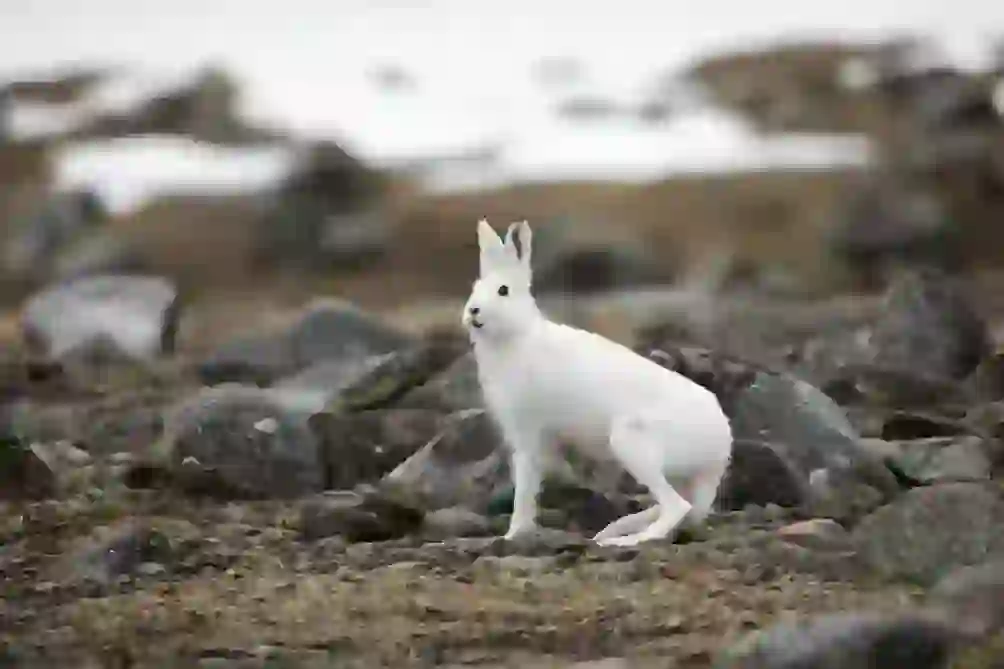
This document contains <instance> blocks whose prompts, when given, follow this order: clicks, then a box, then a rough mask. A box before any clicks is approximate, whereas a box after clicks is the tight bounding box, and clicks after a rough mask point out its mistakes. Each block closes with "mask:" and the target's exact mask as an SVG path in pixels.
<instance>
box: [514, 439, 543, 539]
mask: <svg viewBox="0 0 1004 669" xmlns="http://www.w3.org/2000/svg"><path fill="white" fill-rule="evenodd" d="M511 448H512V458H511V460H510V463H511V467H510V469H511V471H512V480H513V487H514V491H513V506H512V516H511V517H510V519H509V531H508V532H506V534H505V538H506V539H512V538H514V537H516V536H517V535H519V534H523V533H524V532H527V531H530V530H533V529H534V528H535V527H536V526H537V496H538V495H539V494H540V487H541V485H542V482H543V478H544V462H543V458H542V456H543V454H542V453H541V439H540V437H539V436H535V435H519V436H518V438H517V439H516V440H513V443H512V444H511Z"/></svg>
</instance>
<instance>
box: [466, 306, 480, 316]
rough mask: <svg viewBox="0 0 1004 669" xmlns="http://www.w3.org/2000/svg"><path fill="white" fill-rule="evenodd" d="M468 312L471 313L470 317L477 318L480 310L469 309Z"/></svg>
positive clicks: (475, 308) (476, 308)
mask: <svg viewBox="0 0 1004 669" xmlns="http://www.w3.org/2000/svg"><path fill="white" fill-rule="evenodd" d="M468 311H470V312H471V316H477V315H478V313H479V312H480V311H481V309H480V308H478V307H471V308H470V309H468Z"/></svg>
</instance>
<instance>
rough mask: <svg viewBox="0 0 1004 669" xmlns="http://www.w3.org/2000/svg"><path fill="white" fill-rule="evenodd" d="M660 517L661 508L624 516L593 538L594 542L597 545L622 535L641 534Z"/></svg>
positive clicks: (654, 507)
mask: <svg viewBox="0 0 1004 669" xmlns="http://www.w3.org/2000/svg"><path fill="white" fill-rule="evenodd" d="M658 517H659V507H658V506H650V507H649V508H647V509H645V510H644V511H639V512H638V513H632V514H631V515H628V516H624V517H623V518H618V519H617V520H615V521H613V522H612V523H610V524H609V525H607V526H606V527H604V528H603V529H602V530H600V531H599V532H597V533H596V535H595V536H593V541H595V542H597V543H602V542H604V541H606V540H607V539H610V538H612V537H617V536H620V535H622V534H630V533H633V532H640V531H641V530H642V529H644V528H645V527H648V526H649V525H651V524H652V523H653V522H655V519H656V518H658Z"/></svg>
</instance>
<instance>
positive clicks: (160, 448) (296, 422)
mask: <svg viewBox="0 0 1004 669" xmlns="http://www.w3.org/2000/svg"><path fill="white" fill-rule="evenodd" d="M150 464H155V465H160V466H166V467H168V468H169V469H170V470H171V471H172V472H173V473H174V474H175V475H176V477H177V478H176V479H175V480H176V481H177V482H178V483H179V485H180V486H181V487H182V488H184V489H186V490H188V491H190V492H193V493H199V494H207V495H210V496H214V497H218V498H233V499H263V498H289V497H298V496H302V495H306V494H310V493H314V492H317V491H319V490H321V488H322V487H323V483H324V473H323V469H322V467H321V461H320V458H319V456H318V447H317V440H316V438H315V436H314V434H313V433H312V432H311V430H310V429H309V427H308V426H307V421H306V416H305V415H304V414H302V413H298V412H294V411H290V410H288V409H286V408H285V407H283V406H282V405H280V404H279V403H277V402H275V401H274V399H273V398H272V397H271V396H270V395H269V394H268V392H267V390H266V389H261V388H257V387H253V386H241V385H238V384H223V385H220V386H216V387H211V388H204V389H202V390H201V391H199V392H197V393H195V394H194V395H192V396H191V397H188V398H185V399H183V400H181V401H180V402H178V403H176V404H175V405H173V406H171V407H169V408H168V410H167V411H166V412H165V415H164V434H163V436H162V437H161V441H160V442H159V443H158V444H157V445H156V446H155V448H154V450H153V452H152V457H151V462H150Z"/></svg>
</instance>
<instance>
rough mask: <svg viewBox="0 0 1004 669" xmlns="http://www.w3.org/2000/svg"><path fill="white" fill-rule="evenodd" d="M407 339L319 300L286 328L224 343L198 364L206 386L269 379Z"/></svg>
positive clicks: (349, 308) (395, 346) (337, 303)
mask: <svg viewBox="0 0 1004 669" xmlns="http://www.w3.org/2000/svg"><path fill="white" fill-rule="evenodd" d="M413 343H414V342H413V341H412V339H411V337H409V336H407V335H405V334H403V333H401V332H399V331H397V330H396V329H394V328H392V327H390V326H389V325H386V324H384V323H383V322H381V321H380V320H378V319H377V318H375V317H374V316H372V315H370V314H368V313H366V312H364V311H362V310H361V309H359V308H357V307H355V306H354V305H352V304H351V303H349V302H345V301H342V300H334V299H320V300H316V301H314V302H312V303H311V304H309V305H307V307H306V309H305V310H304V312H303V313H302V315H301V316H300V317H299V318H298V319H296V321H295V322H294V323H292V324H290V325H289V326H288V327H285V328H282V329H279V330H277V331H272V332H265V333H260V334H254V335H248V336H243V337H240V338H237V339H235V340H233V341H231V342H228V343H226V344H223V345H222V346H221V347H220V348H218V349H217V350H216V351H214V352H213V353H211V354H210V355H209V356H208V357H207V358H206V359H205V360H203V361H202V362H201V363H200V364H199V369H198V371H199V375H200V377H201V378H202V380H203V382H205V383H209V384H215V383H220V382H223V381H244V382H252V383H256V384H259V385H265V384H269V383H272V382H274V381H275V380H276V379H279V378H280V377H282V376H286V375H290V374H295V373H296V372H299V371H301V370H303V369H305V368H306V367H308V366H310V365H313V364H317V363H320V362H323V361H327V362H330V361H341V362H352V361H362V360H365V359H366V358H368V357H370V356H374V355H379V354H382V353H390V352H392V351H397V350H400V349H403V348H405V347H407V346H409V345H411V344H413Z"/></svg>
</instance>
